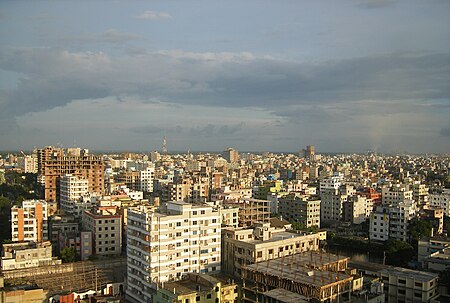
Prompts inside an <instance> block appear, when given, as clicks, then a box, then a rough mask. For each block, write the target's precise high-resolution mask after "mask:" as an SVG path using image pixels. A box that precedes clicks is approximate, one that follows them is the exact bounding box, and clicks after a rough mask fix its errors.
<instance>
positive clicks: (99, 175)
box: [38, 146, 104, 202]
mask: <svg viewBox="0 0 450 303" xmlns="http://www.w3.org/2000/svg"><path fill="white" fill-rule="evenodd" d="M66 174H72V175H73V176H77V177H82V178H84V179H86V180H88V182H89V183H88V187H89V191H90V192H97V193H103V191H104V163H103V160H102V158H101V156H94V155H90V154H89V153H88V151H87V150H82V149H80V148H75V149H73V148H72V149H67V151H65V150H63V149H62V148H54V147H52V146H47V147H45V148H43V149H39V150H38V175H39V177H38V179H39V180H40V181H41V182H42V183H43V185H44V189H45V190H44V192H45V201H51V202H55V201H59V180H60V178H61V177H62V176H64V175H66Z"/></svg>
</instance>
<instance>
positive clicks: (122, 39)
mask: <svg viewBox="0 0 450 303" xmlns="http://www.w3.org/2000/svg"><path fill="white" fill-rule="evenodd" d="M141 38H142V37H141V36H139V35H136V34H133V33H127V32H121V31H118V30H116V29H108V30H106V31H104V32H101V33H83V34H80V35H76V36H69V37H64V38H63V39H62V40H64V41H76V42H82V43H110V44H125V43H128V42H130V41H134V40H139V39H141Z"/></svg>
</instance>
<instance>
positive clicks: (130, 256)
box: [127, 202, 221, 302]
mask: <svg viewBox="0 0 450 303" xmlns="http://www.w3.org/2000/svg"><path fill="white" fill-rule="evenodd" d="M127 226H128V229H127V267H128V274H127V282H128V283H127V284H128V289H127V296H128V297H129V299H130V300H132V301H133V302H151V294H152V292H153V291H154V290H156V289H157V287H158V286H160V285H161V283H164V282H167V281H172V280H178V279H180V278H181V277H182V276H183V275H184V274H186V273H189V272H194V273H214V272H219V271H220V254H221V251H220V248H221V244H220V240H221V233H220V232H221V231H220V230H221V229H220V213H219V212H217V211H214V210H213V208H212V207H211V206H206V205H194V204H190V203H185V202H166V203H164V204H163V205H162V206H161V208H160V209H158V210H155V209H154V208H149V207H145V206H139V207H137V208H134V209H129V210H128V224H127Z"/></svg>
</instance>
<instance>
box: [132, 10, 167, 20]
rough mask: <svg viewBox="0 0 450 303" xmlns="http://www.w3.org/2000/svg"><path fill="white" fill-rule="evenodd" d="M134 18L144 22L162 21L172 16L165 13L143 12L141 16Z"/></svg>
mask: <svg viewBox="0 0 450 303" xmlns="http://www.w3.org/2000/svg"><path fill="white" fill-rule="evenodd" d="M136 18H137V19H145V20H163V19H172V16H171V15H169V14H168V13H165V12H156V11H145V12H143V13H142V14H139V15H137V16H136Z"/></svg>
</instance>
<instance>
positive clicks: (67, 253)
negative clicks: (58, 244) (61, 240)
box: [61, 247, 76, 263]
mask: <svg viewBox="0 0 450 303" xmlns="http://www.w3.org/2000/svg"><path fill="white" fill-rule="evenodd" d="M61 259H62V261H63V262H64V263H70V262H75V261H76V255H75V249H73V248H72V247H64V248H63V249H62V250H61Z"/></svg>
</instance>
